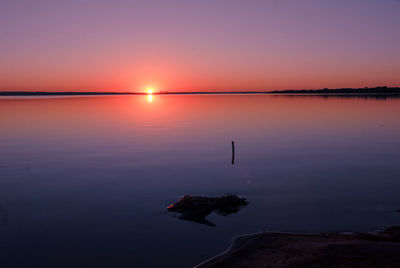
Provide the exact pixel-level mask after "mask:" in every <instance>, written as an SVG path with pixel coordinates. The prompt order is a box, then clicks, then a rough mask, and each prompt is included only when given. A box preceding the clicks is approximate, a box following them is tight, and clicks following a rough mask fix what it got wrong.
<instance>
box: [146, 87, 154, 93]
mask: <svg viewBox="0 0 400 268" xmlns="http://www.w3.org/2000/svg"><path fill="white" fill-rule="evenodd" d="M146 92H147V94H153V92H154V89H153V88H152V87H148V88H147V89H146Z"/></svg>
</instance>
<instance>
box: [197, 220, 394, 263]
mask: <svg viewBox="0 0 400 268" xmlns="http://www.w3.org/2000/svg"><path fill="white" fill-rule="evenodd" d="M195 267H197V268H204V267H271V268H272V267H273V268H278V267H279V268H281V267H285V268H288V267H298V268H302V267H336V268H344V267H346V268H347V267H357V268H358V267H360V268H361V267H363V268H372V267H390V268H391V267H393V268H394V267H400V227H391V228H388V229H386V230H384V231H382V232H375V233H351V234H343V233H326V234H286V233H270V232H267V233H258V234H253V235H246V236H238V237H236V238H234V239H233V242H232V244H231V246H230V247H229V248H228V249H227V250H226V251H225V252H223V253H221V254H220V255H218V256H216V257H214V258H212V259H209V260H208V261H206V262H204V263H201V264H199V265H197V266H195Z"/></svg>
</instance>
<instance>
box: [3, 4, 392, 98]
mask: <svg viewBox="0 0 400 268" xmlns="http://www.w3.org/2000/svg"><path fill="white" fill-rule="evenodd" d="M399 14H400V1H399V0H247V1H246V0H240V1H239V0H201V1H197V0H196V1H195V0H185V1H177V0H159V1H156V0H153V1H151V0H143V1H134V0H131V1H128V0H112V1H111V0H109V1H105V0H2V1H1V2H0V35H1V42H0V59H1V60H0V90H1V91H9V90H11V91H16V90H25V91H28V90H35V91H36V90H42V91H143V90H144V89H145V88H146V87H148V86H152V87H154V88H155V89H156V90H163V91H190V90H233V91H234V90H270V89H271V90H272V89H301V88H310V89H313V88H325V87H329V88H338V87H364V86H370V87H372V86H378V85H387V86H400V15H399Z"/></svg>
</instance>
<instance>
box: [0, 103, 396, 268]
mask: <svg viewBox="0 0 400 268" xmlns="http://www.w3.org/2000/svg"><path fill="white" fill-rule="evenodd" d="M399 138H400V98H374V97H357V96H353V97H339V96H332V97H320V96H284V95H174V96H170V95H154V96H152V99H150V97H148V96H95V97H93V96H90V97H89V96H86V97H85V96H80V97H17V98H11V97H7V98H6V97H3V98H1V99H0V267H191V266H193V265H195V264H197V263H199V262H201V261H204V260H205V259H208V258H210V257H212V256H213V255H215V254H217V253H219V252H221V251H223V250H224V249H226V248H227V247H228V245H229V244H230V241H231V238H232V237H233V236H235V235H239V234H245V233H252V232H258V231H262V230H270V231H284V232H326V231H370V230H375V229H377V228H381V227H385V226H388V225H395V224H400V213H398V212H396V209H399V208H400V194H399V193H400V139H399ZM233 140H234V141H235V145H236V159H235V164H234V165H232V163H231V141H233ZM231 193H232V194H238V195H242V196H245V197H246V198H247V199H248V202H249V205H248V206H247V207H245V208H243V209H241V210H240V211H239V212H238V213H236V214H232V215H229V216H227V217H224V216H221V215H218V214H212V215H210V216H209V217H208V219H209V220H210V221H212V222H214V223H215V224H216V227H210V226H207V225H203V224H198V223H194V222H188V221H183V220H179V219H177V218H176V217H174V215H173V214H171V213H169V212H167V211H166V209H165V208H166V206H168V205H170V204H171V203H174V202H176V201H177V200H178V199H179V198H180V197H181V196H183V195H186V194H192V195H204V196H219V195H223V194H231Z"/></svg>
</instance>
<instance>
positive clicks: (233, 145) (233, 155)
mask: <svg viewBox="0 0 400 268" xmlns="http://www.w3.org/2000/svg"><path fill="white" fill-rule="evenodd" d="M234 164H235V142H234V141H232V165H234Z"/></svg>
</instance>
